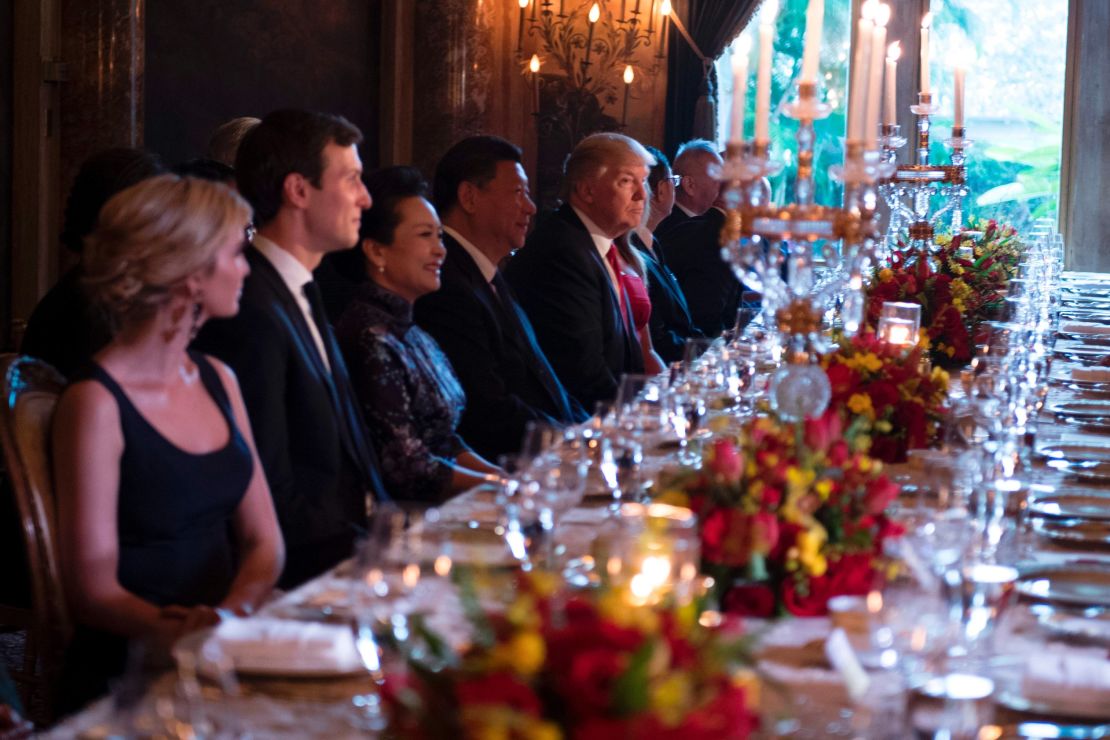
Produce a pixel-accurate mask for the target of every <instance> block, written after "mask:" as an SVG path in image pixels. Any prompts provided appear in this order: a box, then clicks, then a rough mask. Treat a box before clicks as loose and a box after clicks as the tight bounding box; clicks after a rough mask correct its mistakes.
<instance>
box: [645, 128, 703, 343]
mask: <svg viewBox="0 0 1110 740" xmlns="http://www.w3.org/2000/svg"><path fill="white" fill-rule="evenodd" d="M646 148H647V150H648V153H650V154H651V155H652V156H653V157H655V164H654V165H652V166H651V172H650V173H649V174H648V186H649V187H650V188H651V199H650V201H649V202H648V216H647V223H645V224H644V225H642V226H641V227H640V228H638V229H637V230H636V232H635V233H636V235H637V236H639V237H640V238H639V239H638V240H636V247H637V249H639V250H640V254H641V256H642V257H643V260H644V269H645V271H646V272H647V284H648V295H649V296H650V297H651V320H650V322H649V323H648V326H649V328H650V329H651V344H652V346H653V347H654V349H655V351H656V352H657V353H658V354H659V356H660V357H661V358H662V359H663V361H664V362H667V363H672V362H677V361H678V360H681V359H682V358H683V355H684V354H685V348H686V340H687V339H690V338H691V337H700V336H702V333H701V332H700V331H699V330H698V329H697V327H695V326H694V321H693V319H692V318H691V317H690V309H689V307H688V306H687V305H686V296H685V295H684V294H683V292H682V288H681V287H680V286H679V284H678V280H677V279H676V278H675V276H674V273H672V272H671V270H670V268H669V267H668V266H667V263H666V261H665V258H664V254H663V249H662V244H661V242H660V241H659V240H658V239H657V238H655V237H654V235H653V233H652V232H654V231H655V230H656V229H657V228H658V227H659V224H660V223H661V222H662V221H663V220H664V219H665V218H667V217H668V216H669V215H670V214H671V213H672V211H673V210H674V200H675V183H674V178H673V176H672V175H671V165H670V163H669V162H668V161H667V157H666V155H665V154H663V152H661V151H659V150H658V149H656V148H655V147H650V146H649V147H646Z"/></svg>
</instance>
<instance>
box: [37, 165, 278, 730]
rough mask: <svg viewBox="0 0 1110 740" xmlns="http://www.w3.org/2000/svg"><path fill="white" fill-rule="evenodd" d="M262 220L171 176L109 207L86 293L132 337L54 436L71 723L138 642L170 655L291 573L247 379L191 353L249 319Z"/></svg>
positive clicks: (86, 381)
mask: <svg viewBox="0 0 1110 740" xmlns="http://www.w3.org/2000/svg"><path fill="white" fill-rule="evenodd" d="M250 215H251V211H250V207H249V206H248V205H247V204H246V203H245V202H244V201H243V199H242V198H240V197H239V196H237V195H236V194H235V193H234V192H233V191H231V190H230V189H228V188H227V187H226V186H224V185H220V184H218V183H213V182H208V181H205V180H198V179H193V178H180V177H177V176H176V175H160V176H158V177H155V178H151V179H148V180H144V181H143V182H141V183H139V184H138V185H134V186H132V187H130V188H128V189H127V190H124V191H123V192H121V193H119V194H117V195H116V196H114V197H113V198H112V199H111V200H109V201H108V203H107V204H105V206H104V208H103V210H102V211H101V214H100V219H99V222H98V225H97V228H96V230H95V231H94V232H93V233H92V234H90V235H89V237H88V239H87V243H86V247H85V251H84V253H83V255H82V262H83V265H84V268H85V269H84V273H85V276H84V280H85V283H86V285H87V288H88V291H89V294H90V296H91V297H92V298H93V300H95V301H96V302H97V303H98V304H100V305H103V306H104V307H105V309H106V311H107V313H108V315H109V316H111V318H112V320H113V323H114V325H115V326H116V327H118V329H117V331H116V333H115V334H114V336H113V338H112V340H111V341H110V342H109V343H108V345H107V346H106V347H104V349H102V350H101V351H99V352H97V353H96V354H95V355H94V356H93V359H92V362H91V363H90V365H89V366H88V367H87V369H86V370H85V371H84V373H83V374H82V375H81V376H80V377H79V379H78V380H77V381H76V382H74V383H73V384H72V385H70V386H69V388H67V389H66V391H65V392H64V393H63V394H62V397H61V399H60V400H59V402H58V407H57V411H56V413H55V417H54V423H53V449H52V452H53V463H54V485H55V490H56V495H57V504H58V544H59V559H60V563H61V568H60V569H61V572H62V575H63V580H64V586H65V591H66V597H67V602H68V604H69V606H70V607H71V609H72V613H73V615H74V617H75V620H76V622H77V627H76V630H75V635H74V640H73V643H72V644H71V646H70V650H69V653H68V654H67V661H66V667H65V671H64V674H65V688H64V690H63V692H62V694H63V697H64V698H63V704H65V705H68V706H69V707H70V708H73V707H76V706H77V705H79V704H81V703H83V702H84V701H87V700H88V699H90V698H92V697H94V696H96V695H98V694H101V693H103V692H104V691H106V690H107V688H108V684H107V680H108V679H109V678H110V677H112V676H114V675H118V674H119V673H120V672H121V671H122V670H123V668H124V659H125V656H126V641H127V640H128V639H130V638H143V639H152V640H153V641H155V642H156V643H159V644H161V645H163V646H168V645H170V644H172V642H173V641H174V640H176V639H177V638H178V637H180V636H181V635H183V634H185V633H187V632H190V631H192V630H195V629H198V628H200V627H204V626H207V625H211V624H213V623H215V622H216V621H218V616H217V612H216V609H217V608H219V609H223V610H227V611H228V612H234V613H238V614H247V613H250V612H252V611H253V610H254V609H256V608H257V607H258V606H259V605H261V603H262V602H263V600H265V599H266V598H267V597H268V596H269V594H270V591H271V589H272V588H273V585H274V583H275V581H276V580H277V577H278V574H279V573H280V572H281V566H282V559H283V557H284V555H283V546H282V540H281V534H280V533H279V531H278V526H277V519H276V517H275V515H274V509H273V504H272V503H271V500H270V493H269V489H268V488H267V485H266V478H265V476H264V475H263V471H262V467H261V465H260V464H259V461H258V456H257V454H256V453H255V450H254V444H253V441H252V439H251V433H250V422H249V421H248V419H247V412H246V408H245V406H244V404H243V399H242V395H241V394H240V391H239V385H238V383H237V382H236V379H235V375H234V374H233V373H232V372H231V371H230V370H229V369H228V368H227V367H226V366H225V365H223V364H222V363H220V362H218V361H216V360H213V359H211V358H209V357H206V356H204V355H202V354H200V353H198V352H190V351H188V349H187V348H188V345H189V342H190V341H191V340H192V338H193V336H194V335H195V333H196V331H197V329H198V328H199V327H200V326H201V325H202V324H203V323H204V322H205V321H206V320H207V319H208V318H209V317H226V316H232V315H234V314H235V313H236V311H237V310H238V308H239V294H240V291H241V289H242V286H243V278H244V276H245V275H246V274H247V265H246V261H245V260H244V259H243V249H244V246H245V234H246V233H247V229H248V227H249V225H250Z"/></svg>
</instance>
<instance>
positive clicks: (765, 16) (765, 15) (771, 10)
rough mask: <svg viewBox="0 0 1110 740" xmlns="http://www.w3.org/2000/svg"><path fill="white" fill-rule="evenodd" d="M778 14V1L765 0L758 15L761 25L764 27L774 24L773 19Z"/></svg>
mask: <svg viewBox="0 0 1110 740" xmlns="http://www.w3.org/2000/svg"><path fill="white" fill-rule="evenodd" d="M778 14H779V0H765V2H764V3H763V10H762V12H761V14H760V19H761V23H762V24H763V25H764V26H770V25H772V24H774V22H775V18H777V17H778Z"/></svg>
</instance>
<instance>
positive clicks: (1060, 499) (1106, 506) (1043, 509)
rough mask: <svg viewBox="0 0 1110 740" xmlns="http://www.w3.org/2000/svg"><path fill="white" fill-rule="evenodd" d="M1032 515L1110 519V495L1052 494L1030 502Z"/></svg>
mask: <svg viewBox="0 0 1110 740" xmlns="http://www.w3.org/2000/svg"><path fill="white" fill-rule="evenodd" d="M1029 513H1030V514H1031V515H1032V516H1046V517H1052V518H1054V519H1061V518H1063V519H1098V520H1103V521H1110V495H1102V496H1100V495H1098V494H1097V493H1090V494H1079V493H1065V494H1059V493H1057V494H1051V495H1048V496H1045V497H1043V498H1038V499H1037V500H1035V501H1032V502H1030V504H1029Z"/></svg>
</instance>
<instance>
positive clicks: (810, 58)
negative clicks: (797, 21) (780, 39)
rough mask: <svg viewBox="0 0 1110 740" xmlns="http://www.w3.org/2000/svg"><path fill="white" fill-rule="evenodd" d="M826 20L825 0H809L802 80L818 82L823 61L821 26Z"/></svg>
mask: <svg viewBox="0 0 1110 740" xmlns="http://www.w3.org/2000/svg"><path fill="white" fill-rule="evenodd" d="M824 22H825V0H809V6H808V7H807V8H806V40H805V47H804V48H803V50H802V78H801V80H800V81H801V82H803V83H804V82H812V83H816V82H817V66H818V64H819V63H820V61H821V26H822V24H823V23H824Z"/></svg>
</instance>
